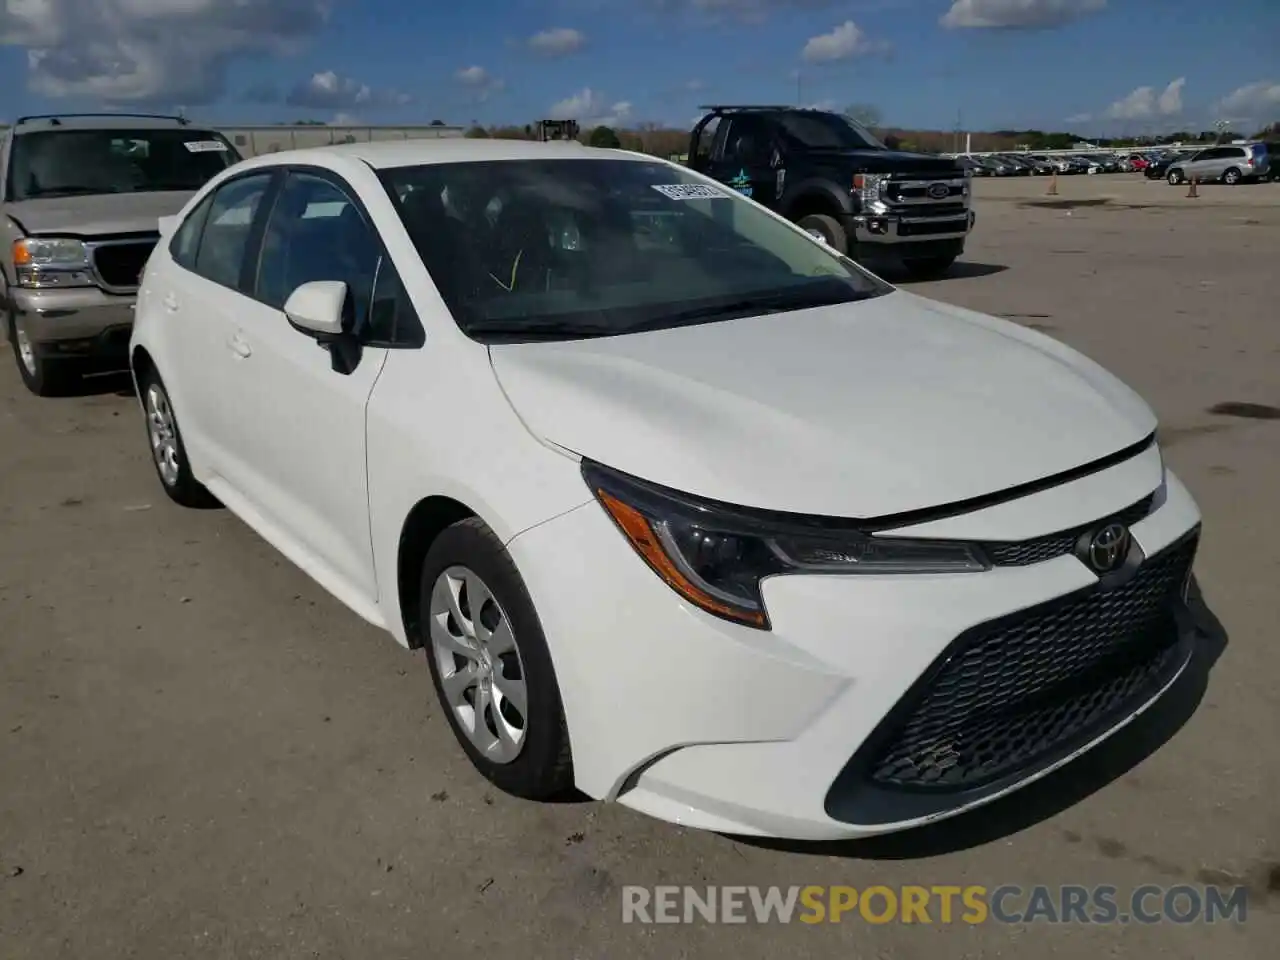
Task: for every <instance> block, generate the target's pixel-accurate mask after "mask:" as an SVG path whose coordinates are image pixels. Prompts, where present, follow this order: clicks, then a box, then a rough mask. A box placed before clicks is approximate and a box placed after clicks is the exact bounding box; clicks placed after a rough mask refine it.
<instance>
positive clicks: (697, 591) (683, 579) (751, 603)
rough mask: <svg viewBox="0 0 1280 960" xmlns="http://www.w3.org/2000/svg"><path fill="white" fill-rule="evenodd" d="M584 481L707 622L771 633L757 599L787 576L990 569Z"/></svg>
mask: <svg viewBox="0 0 1280 960" xmlns="http://www.w3.org/2000/svg"><path fill="white" fill-rule="evenodd" d="M582 475H583V478H584V479H585V480H586V482H587V486H588V487H590V488H591V492H592V493H593V494H594V495H595V497H596V499H597V500H599V502H600V504H601V506H603V507H604V509H605V511H606V512H607V513H608V514H609V516H611V517H612V518H613V520H614V522H615V523H616V524H617V525H618V529H619V530H621V531H622V534H623V535H624V536H625V537H626V538H627V540H628V541H629V542H630V544H631V546H632V547H634V548H635V550H636V552H637V553H639V554H640V556H641V557H642V558H643V559H644V560H645V562H646V563H648V564H649V566H650V567H651V568H652V569H653V571H654V572H655V573H657V574H658V576H660V577H662V579H663V580H665V581H666V582H667V584H668V585H669V586H670V587H671V588H672V589H673V590H675V591H676V593H678V594H679V595H680V596H682V597H683V598H684V599H686V600H688V601H689V602H690V603H693V604H696V605H697V606H699V607H701V608H702V609H703V610H705V611H707V612H708V613H712V614H715V615H716V616H718V617H723V618H724V619H726V620H732V621H734V622H736V623H743V624H747V625H748V626H752V627H758V628H760V629H762V630H767V629H769V619H768V615H767V614H766V612H765V609H764V601H763V599H762V597H761V593H760V584H761V582H762V581H763V580H764V579H765V578H766V577H771V576H776V575H779V574H789V573H811V574H835V575H841V574H843V575H864V576H865V575H875V574H918V573H972V572H977V571H981V570H987V569H989V568H990V564H989V563H988V561H987V559H986V558H985V557H984V556H983V554H982V551H981V550H980V549H979V548H978V547H977V546H976V545H973V544H968V543H958V542H953V541H946V540H908V539H901V538H897V537H878V536H872V535H870V534H868V533H867V532H865V531H862V530H859V529H858V528H857V527H856V526H855V522H854V521H842V520H830V521H826V520H822V519H820V518H808V517H799V516H792V515H787V514H771V513H768V512H766V511H758V510H752V509H747V508H742V507H733V506H729V505H726V504H718V503H714V502H710V501H704V500H700V499H698V498H696V497H691V496H688V495H685V494H681V493H677V492H675V491H672V490H667V489H665V488H661V487H657V486H655V485H653V484H649V483H646V482H644V481H641V480H637V479H635V478H633V477H629V476H626V475H624V474H620V473H618V472H616V471H614V470H610V469H609V468H607V467H603V466H601V465H600V464H596V463H592V462H591V461H587V460H584V461H583V464H582Z"/></svg>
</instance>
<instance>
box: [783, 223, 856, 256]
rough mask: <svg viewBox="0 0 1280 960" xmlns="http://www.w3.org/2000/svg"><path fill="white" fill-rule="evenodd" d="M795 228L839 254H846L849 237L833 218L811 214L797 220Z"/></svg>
mask: <svg viewBox="0 0 1280 960" xmlns="http://www.w3.org/2000/svg"><path fill="white" fill-rule="evenodd" d="M796 226H797V227H799V228H800V229H801V230H803V231H804V232H805V233H807V234H809V236H811V237H817V238H818V239H819V240H821V241H822V242H823V243H825V244H826V245H827V246H829V247H831V248H832V249H833V250H836V251H838V252H839V253H846V252H847V251H848V249H849V237H848V235H847V234H846V233H845V232H844V227H842V226H840V221H839V220H837V219H836V218H835V217H828V216H827V215H826V214H825V213H811V214H809V215H808V216H807V217H801V218H800V219H799V220H797V221H796Z"/></svg>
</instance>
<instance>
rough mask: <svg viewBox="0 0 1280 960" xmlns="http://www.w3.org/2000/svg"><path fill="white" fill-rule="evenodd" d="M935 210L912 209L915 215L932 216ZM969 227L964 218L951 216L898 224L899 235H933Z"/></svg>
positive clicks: (955, 231)
mask: <svg viewBox="0 0 1280 960" xmlns="http://www.w3.org/2000/svg"><path fill="white" fill-rule="evenodd" d="M933 213H934V211H932V210H929V209H928V208H922V209H919V210H915V211H912V215H913V216H917V217H918V216H932V215H933ZM968 228H969V224H968V222H967V221H966V220H965V219H964V218H963V217H960V218H956V217H949V218H946V219H938V220H919V221H915V222H909V221H902V222H900V223H899V224H898V235H899V236H901V237H931V236H935V235H937V234H940V233H963V232H964V231H965V230H967V229H968Z"/></svg>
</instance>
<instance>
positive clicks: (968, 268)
mask: <svg viewBox="0 0 1280 960" xmlns="http://www.w3.org/2000/svg"><path fill="white" fill-rule="evenodd" d="M1008 269H1009V268H1008V267H1006V266H1004V265H1003V264H999V263H976V262H974V261H972V260H957V261H956V262H955V263H953V264H952V265H951V269H950V270H948V271H947V272H946V273H944V274H942V275H941V276H938V277H931V278H929V279H928V280H912V279H910V278H909V277H907V276H906V275H905V274H904V273H902V272H901V271H898V270H890V269H886V272H885V279H886V280H889V279H892V280H893V282H895V283H898V284H901V285H903V286H906V285H910V284H915V283H938V282H940V281H946V280H969V279H972V278H975V277H989V276H991V275H992V274H996V273H1004V272H1005V271H1006V270H1008Z"/></svg>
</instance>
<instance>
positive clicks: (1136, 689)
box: [866, 532, 1198, 791]
mask: <svg viewBox="0 0 1280 960" xmlns="http://www.w3.org/2000/svg"><path fill="white" fill-rule="evenodd" d="M1197 543H1198V532H1197V534H1195V535H1192V536H1190V537H1188V538H1187V539H1186V540H1183V541H1181V542H1180V543H1178V544H1177V545H1175V546H1174V547H1171V548H1169V549H1167V550H1165V551H1164V552H1162V553H1160V554H1158V555H1157V556H1155V557H1152V558H1151V559H1149V560H1148V561H1147V562H1146V563H1144V564H1143V565H1142V566H1141V567H1139V568H1138V570H1137V571H1136V572H1135V573H1134V574H1133V576H1132V578H1131V579H1129V580H1128V581H1126V582H1125V583H1123V584H1121V585H1119V586H1116V587H1113V588H1111V589H1102V588H1100V587H1092V588H1089V589H1087V590H1085V591H1081V592H1079V593H1076V594H1072V595H1070V596H1068V597H1064V598H1060V599H1059V600H1056V601H1052V602H1050V603H1047V604H1042V605H1040V606H1037V607H1032V608H1031V609H1029V610H1025V611H1022V612H1020V613H1017V614H1013V615H1011V616H1009V617H1005V618H1002V619H1000V620H995V621H991V622H989V623H984V624H981V625H979V626H977V627H974V628H972V629H971V630H968V631H966V632H965V633H964V634H962V635H961V636H960V637H959V638H957V640H956V641H955V642H954V643H953V644H952V646H951V648H950V649H949V651H948V653H947V654H946V655H945V656H944V657H943V658H942V659H941V660H940V661H939V663H938V664H937V665H936V666H935V668H934V669H933V671H932V674H931V676H929V677H928V679H927V680H925V681H924V682H923V684H922V687H923V689H918V691H917V692H913V693H912V694H910V695H909V697H910V699H909V700H908V701H906V702H905V703H904V705H903V706H900V707H899V708H898V710H897V711H895V713H894V715H893V717H892V719H891V721H890V724H891V726H889V727H888V730H887V735H883V734H881V732H880V731H878V732H877V736H874V737H873V738H872V740H871V741H869V743H868V745H869V746H871V748H872V750H873V751H874V753H873V754H872V756H870V757H869V758H868V765H867V767H866V769H867V770H868V772H869V777H870V779H871V781H872V782H873V783H875V784H876V785H878V786H880V787H889V788H898V789H902V788H908V789H913V790H917V791H919V790H926V791H946V790H968V789H974V788H978V787H981V786H984V785H986V784H989V783H991V782H993V781H996V780H999V779H1001V778H1003V777H1008V776H1010V775H1011V774H1015V773H1017V772H1020V771H1024V770H1027V769H1030V768H1034V767H1036V766H1037V765H1038V764H1040V763H1043V762H1045V757H1047V756H1049V755H1051V754H1053V753H1055V752H1056V751H1061V750H1062V749H1064V748H1065V747H1068V746H1071V745H1073V744H1079V745H1083V743H1085V742H1087V741H1088V739H1090V738H1092V737H1094V736H1097V735H1098V734H1099V733H1101V732H1102V730H1104V729H1105V728H1106V727H1107V726H1108V725H1110V724H1114V723H1115V722H1116V720H1117V718H1118V716H1119V715H1120V714H1121V713H1123V712H1124V711H1126V710H1129V709H1132V708H1134V707H1136V706H1137V705H1139V704H1140V703H1141V702H1142V701H1143V700H1144V699H1147V698H1148V697H1150V696H1151V695H1153V694H1154V692H1155V689H1157V688H1158V685H1159V683H1160V682H1161V681H1162V680H1163V679H1164V678H1166V677H1168V676H1169V675H1170V674H1171V670H1172V669H1173V668H1175V667H1176V666H1177V664H1176V663H1175V662H1174V661H1175V660H1176V658H1177V657H1178V656H1179V653H1178V644H1177V639H1178V630H1177V626H1176V624H1175V620H1174V617H1175V611H1176V610H1177V607H1178V606H1179V604H1181V602H1182V600H1181V594H1182V590H1183V587H1184V584H1185V583H1186V580H1187V577H1188V575H1189V573H1190V570H1191V565H1192V562H1193V560H1194V559H1195V552H1196V546H1197ZM873 744H878V746H873Z"/></svg>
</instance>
